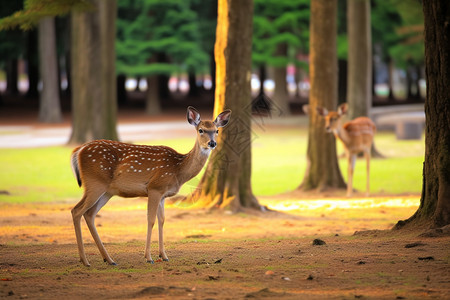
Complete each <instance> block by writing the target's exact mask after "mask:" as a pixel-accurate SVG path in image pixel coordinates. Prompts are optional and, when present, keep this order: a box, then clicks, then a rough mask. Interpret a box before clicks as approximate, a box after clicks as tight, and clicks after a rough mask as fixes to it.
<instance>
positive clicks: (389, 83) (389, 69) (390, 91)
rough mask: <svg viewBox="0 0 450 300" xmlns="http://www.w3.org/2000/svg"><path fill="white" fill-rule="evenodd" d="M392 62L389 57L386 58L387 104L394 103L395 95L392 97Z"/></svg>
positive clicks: (393, 67) (393, 68)
mask: <svg viewBox="0 0 450 300" xmlns="http://www.w3.org/2000/svg"><path fill="white" fill-rule="evenodd" d="M394 70H395V66H394V60H393V59H392V58H391V57H389V58H388V77H389V78H388V86H389V94H388V102H390V103H395V95H394Z"/></svg>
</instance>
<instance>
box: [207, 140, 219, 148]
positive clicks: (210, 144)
mask: <svg viewBox="0 0 450 300" xmlns="http://www.w3.org/2000/svg"><path fill="white" fill-rule="evenodd" d="M208 146H209V147H210V148H212V149H214V148H216V146H217V143H216V142H215V141H209V142H208Z"/></svg>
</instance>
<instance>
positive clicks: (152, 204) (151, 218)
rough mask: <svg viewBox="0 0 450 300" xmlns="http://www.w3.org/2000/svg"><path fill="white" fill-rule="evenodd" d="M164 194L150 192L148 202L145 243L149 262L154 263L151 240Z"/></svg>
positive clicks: (146, 256)
mask: <svg viewBox="0 0 450 300" xmlns="http://www.w3.org/2000/svg"><path fill="white" fill-rule="evenodd" d="M161 198H162V195H161V194H160V193H159V192H157V191H149V192H148V204H147V240H146V243H145V258H146V259H147V262H149V263H152V264H153V263H154V261H153V259H152V255H151V253H150V252H151V241H152V229H153V226H154V225H155V220H156V214H157V211H158V206H159V203H160V202H161Z"/></svg>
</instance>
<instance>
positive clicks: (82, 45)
mask: <svg viewBox="0 0 450 300" xmlns="http://www.w3.org/2000/svg"><path fill="white" fill-rule="evenodd" d="M93 3H94V4H95V6H96V7H97V10H96V11H94V12H89V13H79V12H74V13H73V14H72V46H71V49H72V52H71V57H72V63H71V66H72V69H71V70H72V74H71V75H72V76H71V78H72V116H73V117H72V136H71V138H70V141H69V143H73V144H79V143H84V142H86V141H89V140H93V139H110V140H117V139H118V137H117V130H116V115H117V90H116V75H115V50H114V49H115V47H114V38H115V14H116V2H115V1H111V0H108V1H107V0H95V1H93Z"/></svg>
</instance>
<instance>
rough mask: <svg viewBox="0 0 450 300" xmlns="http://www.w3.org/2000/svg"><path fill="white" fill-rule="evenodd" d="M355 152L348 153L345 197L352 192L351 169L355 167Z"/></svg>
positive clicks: (349, 195)
mask: <svg viewBox="0 0 450 300" xmlns="http://www.w3.org/2000/svg"><path fill="white" fill-rule="evenodd" d="M355 162H356V154H351V153H349V154H348V179H347V197H351V196H352V194H353V170H354V169H355Z"/></svg>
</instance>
